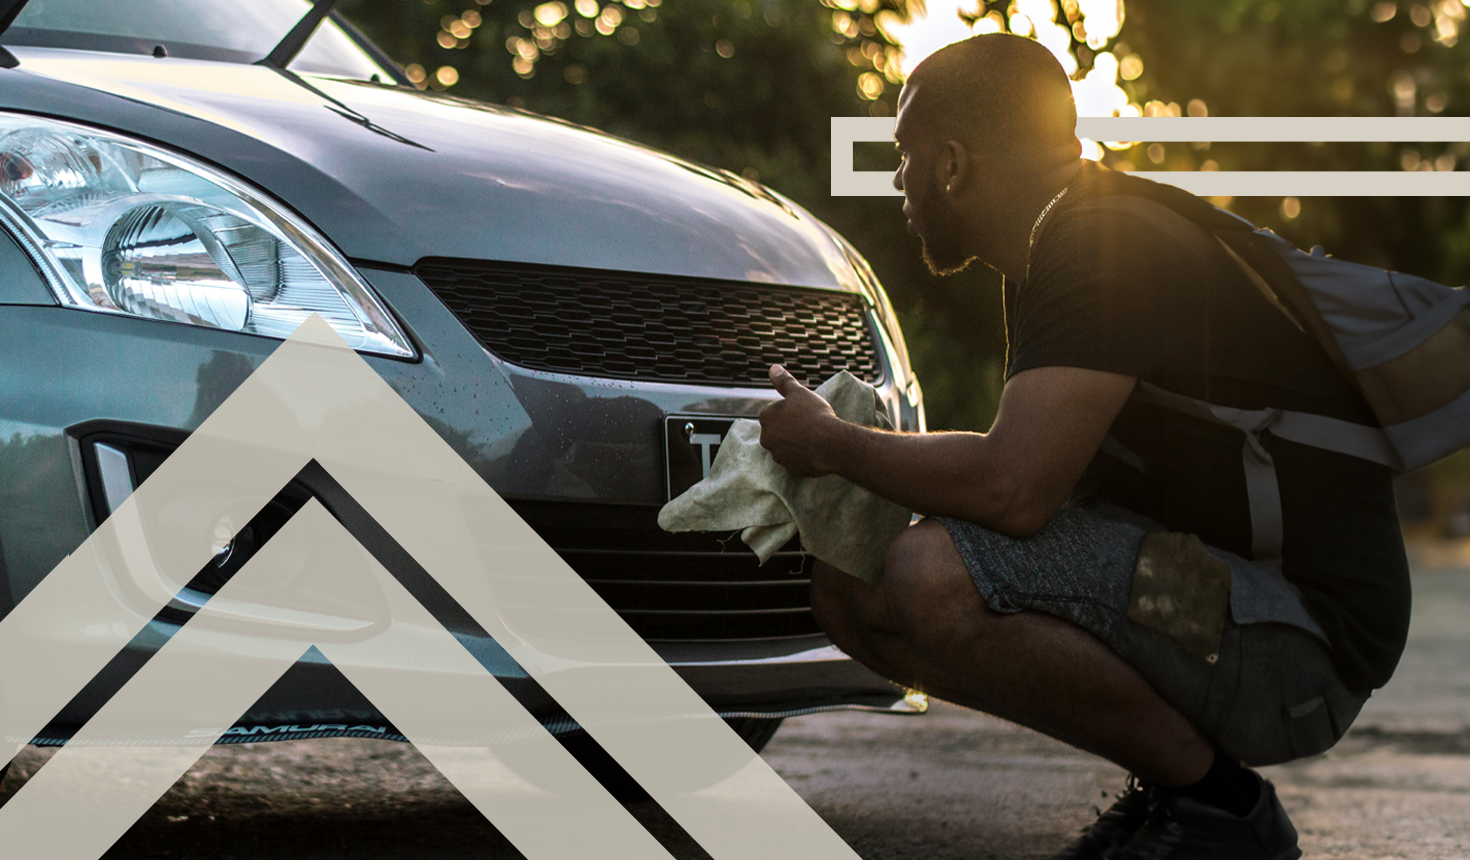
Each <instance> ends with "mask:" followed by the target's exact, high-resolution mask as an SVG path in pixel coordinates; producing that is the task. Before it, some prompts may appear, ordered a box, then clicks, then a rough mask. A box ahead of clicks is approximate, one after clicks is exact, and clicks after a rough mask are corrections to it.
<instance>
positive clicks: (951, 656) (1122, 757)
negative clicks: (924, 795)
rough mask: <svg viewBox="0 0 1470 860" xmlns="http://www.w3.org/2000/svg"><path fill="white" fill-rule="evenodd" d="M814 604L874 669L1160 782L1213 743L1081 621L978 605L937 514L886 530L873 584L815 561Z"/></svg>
mask: <svg viewBox="0 0 1470 860" xmlns="http://www.w3.org/2000/svg"><path fill="white" fill-rule="evenodd" d="M812 608H813V610H814V611H815V612H816V615H817V619H818V621H819V622H820V623H821V624H822V626H823V628H824V629H825V630H826V631H827V634H828V636H829V637H830V638H831V639H832V641H833V642H835V643H836V644H837V646H838V647H840V648H842V649H843V650H844V651H846V652H847V653H848V654H850V655H851V656H852V657H854V658H855V659H857V660H859V661H860V662H862V663H864V664H865V665H867V666H869V667H870V668H872V669H873V670H874V671H876V672H878V673H879V674H882V675H884V676H885V677H888V678H891V679H892V680H894V681H897V682H899V683H901V684H905V685H908V686H911V687H914V688H915V689H919V690H923V691H925V692H927V693H931V694H933V695H935V696H937V697H938V698H941V699H944V700H946V701H950V702H954V703H956V704H960V705H965V706H967V707H972V708H975V709H977V710H981V711H985V712H987V713H991V714H995V715H996V716H999V717H1003V718H1005V719H1008V720H1011V721H1013V722H1017V723H1020V724H1021V725H1024V726H1028V727H1030V728H1033V729H1036V730H1037V731H1040V732H1043V733H1045V734H1048V735H1051V736H1052V737H1055V738H1057V739H1058V740H1061V741H1064V742H1066V743H1069V744H1071V745H1073V746H1076V747H1078V748H1080V749H1083V750H1087V751H1088V752H1092V753H1095V754H1097V755H1100V756H1102V757H1103V758H1106V759H1108V760H1110V761H1112V762H1115V763H1116V764H1118V765H1120V766H1122V767H1124V768H1127V769H1128V770H1130V771H1132V772H1133V773H1135V774H1137V775H1138V776H1140V777H1142V778H1144V779H1147V780H1150V781H1152V782H1156V783H1159V784H1161V785H1166V786H1184V785H1189V784H1191V783H1194V782H1195V781H1197V780H1199V779H1200V778H1201V777H1203V776H1204V774H1205V772H1206V771H1207V770H1209V767H1210V763H1211V761H1212V760H1213V759H1214V747H1213V745H1212V744H1211V743H1210V742H1209V741H1208V740H1206V739H1205V738H1204V736H1203V735H1201V734H1200V733H1199V731H1198V730H1197V729H1196V728H1195V727H1194V726H1193V725H1192V724H1191V723H1190V722H1189V720H1187V719H1186V718H1185V717H1184V715H1183V714H1181V713H1179V711H1177V710H1175V708H1174V707H1173V706H1171V705H1170V704H1168V703H1167V702H1165V701H1164V700H1163V698H1162V697H1160V696H1159V694H1158V692H1157V691H1156V690H1155V689H1154V688H1153V686H1152V685H1150V684H1149V683H1148V681H1146V680H1144V678H1143V676H1142V675H1140V674H1139V673H1138V671H1137V670H1136V669H1134V668H1133V667H1132V666H1130V665H1128V664H1127V663H1125V662H1124V661H1123V659H1122V658H1121V657H1119V656H1118V654H1117V653H1116V652H1114V651H1113V650H1112V649H1111V648H1109V647H1108V646H1107V645H1105V644H1103V643H1102V641H1100V640H1099V639H1097V638H1096V637H1095V636H1093V635H1092V634H1090V633H1088V632H1087V631H1085V630H1083V629H1082V628H1080V627H1078V626H1076V625H1075V624H1072V623H1071V622H1068V621H1064V620H1062V619H1060V618H1056V617H1053V616H1050V615H1045V614H1043V613H1039V612H1030V611H1023V612H1018V613H1015V614H1001V613H998V612H994V611H992V610H991V609H990V608H989V607H987V606H986V605H985V601H984V599H982V598H981V596H980V592H979V591H978V590H977V589H976V588H975V585H974V582H973V581H972V580H971V579H970V574H969V571H968V570H967V569H966V567H965V563H964V561H963V559H961V558H960V554H959V551H958V550H957V549H955V546H954V543H953V541H951V540H950V538H949V533H948V532H947V531H946V530H945V528H944V526H943V525H941V524H940V523H938V522H935V521H933V520H929V521H926V522H922V523H919V524H918V525H916V526H914V527H913V528H911V529H909V530H908V532H906V533H905V534H904V535H903V536H901V537H900V538H899V539H898V540H897V541H895V542H894V545H893V547H892V548H891V549H890V550H889V554H888V564H887V566H886V568H885V570H884V572H883V576H882V577H881V578H880V580H879V581H878V582H877V583H876V584H873V585H869V584H867V583H864V582H862V581H861V580H858V579H855V578H853V577H851V576H848V575H847V574H845V573H842V572H841V571H838V570H836V569H835V568H832V567H829V566H827V565H824V564H821V563H818V565H817V568H816V569H815V570H814V571H813V573H812Z"/></svg>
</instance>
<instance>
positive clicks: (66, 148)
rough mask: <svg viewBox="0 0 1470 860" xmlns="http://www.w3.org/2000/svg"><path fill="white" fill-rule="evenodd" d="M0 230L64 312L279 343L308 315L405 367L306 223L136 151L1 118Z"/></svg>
mask: <svg viewBox="0 0 1470 860" xmlns="http://www.w3.org/2000/svg"><path fill="white" fill-rule="evenodd" d="M0 221H4V222H5V223H6V225H7V226H9V227H10V228H11V231H12V232H13V233H14V234H16V237H17V239H18V240H19V241H21V243H22V244H23V245H26V246H28V250H29V251H30V252H31V255H32V256H33V257H34V258H35V259H36V261H37V263H38V264H40V266H41V268H42V269H43V270H44V271H45V274H46V278H47V281H48V282H49V283H50V285H51V288H52V290H53V291H54V292H55V293H56V296H57V299H58V300H60V301H61V302H62V303H63V304H66V305H69V306H71V307H77V308H83V309H86V310H94V311H103V312H109V313H123V314H129V315H131V316H137V317H146V318H148V319H158V320H171V321H173V322H181V323H189V324H192V325H201V326H209V327H211V328H219V329H225V330H228V331H238V332H245V333H248V334H257V335H265V336H267V337H278V338H284V337H287V336H288V335H290V334H291V332H293V331H295V329H296V327H297V326H298V325H300V324H301V323H302V321H304V320H305V319H306V318H307V317H308V316H310V315H311V314H313V313H316V314H320V315H321V316H322V318H323V319H325V320H326V321H327V323H328V324H329V325H331V327H332V328H333V329H334V330H336V332H337V333H338V334H339V335H341V336H342V339H343V340H345V341H346V342H347V343H348V344H349V345H350V346H352V347H353V348H354V349H356V350H359V351H361V352H371V353H377V354H380V355H389V356H397V357H413V356H414V350H413V348H412V347H411V346H410V345H409V342H408V338H407V337H405V336H404V334H403V332H402V330H400V329H399V327H398V325H397V323H395V322H394V320H393V317H392V316H391V315H390V314H389V313H388V311H387V309H386V308H384V307H383V305H382V304H381V303H380V302H379V301H378V300H377V298H376V297H375V296H374V295H373V292H372V290H371V289H370V288H369V287H368V286H367V284H366V283H364V282H363V280H362V278H361V277H360V276H358V274H357V273H356V272H355V271H354V270H353V268H352V266H351V265H350V264H348V262H347V261H346V260H345V259H343V258H342V256H341V255H340V254H339V253H337V252H336V251H335V250H334V249H333V248H332V247H331V246H330V245H329V244H328V243H327V242H326V241H325V240H324V239H323V238H321V236H319V235H318V234H317V232H316V231H315V230H314V229H312V228H311V226H310V225H308V224H307V223H306V222H305V221H303V220H301V219H300V218H298V217H297V216H296V215H294V214H292V213H291V212H289V211H287V210H286V209H285V207H283V206H281V205H280V204H279V203H276V202H274V201H272V200H270V199H269V198H268V197H266V196H265V195H264V194H262V193H261V192H259V191H256V190H254V189H252V188H250V187H249V186H247V185H246V184H245V183H244V182H241V181H240V180H237V179H234V178H232V177H230V176H228V175H226V174H224V173H222V172H221V171H219V170H216V169H214V168H212V167H209V166H207V165H204V164H201V163H199V162H197V161H194V160H193V159H190V158H186V157H184V156H181V155H178V154H177V153H173V152H169V151H167V150H164V149H162V148H159V147H157V146H153V145H151V144H147V143H144V142H142V141H138V140H133V139H130V138H127V137H124V136H122V135H119V134H115V133H112V132H107V131H102V130H99V129H93V128H87V127H84V126H79V125H73V124H71V123H63V122H57V121H54V120H47V119H41V118H38V117H31V116H21V115H16V114H0Z"/></svg>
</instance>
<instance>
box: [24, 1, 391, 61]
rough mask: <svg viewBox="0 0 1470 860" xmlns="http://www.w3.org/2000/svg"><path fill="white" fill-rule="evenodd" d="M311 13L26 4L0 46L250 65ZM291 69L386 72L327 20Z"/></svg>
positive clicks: (254, 4) (194, 5)
mask: <svg viewBox="0 0 1470 860" xmlns="http://www.w3.org/2000/svg"><path fill="white" fill-rule="evenodd" d="M310 9H311V3H310V2H308V0H105V2H99V0H30V2H29V3H28V4H26V7H25V9H24V10H22V11H21V13H20V16H19V17H17V18H16V19H15V23H14V24H13V25H12V26H11V28H10V29H9V30H8V31H6V33H5V35H4V39H3V41H4V43H5V44H9V45H40V46H47V47H56V48H82V49H90V50H102V51H120V52H124V53H149V52H152V51H153V50H154V48H155V46H158V45H162V46H163V47H164V50H165V51H167V52H168V54H169V56H177V57H192V58H195V59H207V60H223V61H226V62H248V63H253V62H255V61H256V60H259V59H261V58H262V57H264V56H266V55H267V54H269V53H270V51H271V49H272V48H274V47H275V46H276V43H278V42H280V41H281V39H283V38H285V36H286V34H287V33H289V32H290V31H291V28H292V27H293V26H295V24H296V22H297V21H300V20H301V19H302V17H304V16H305V15H306V13H307V12H308V11H309V10H310ZM291 68H292V69H294V70H297V71H304V72H316V73H320V74H329V75H335V76H340V77H348V78H356V79H360V80H370V79H372V78H373V77H374V76H375V75H376V76H377V77H378V78H380V79H383V80H388V79H391V77H392V76H391V75H390V74H389V73H388V72H387V70H386V69H384V68H383V67H382V66H381V65H379V64H378V63H377V62H376V61H375V60H374V59H373V57H372V56H371V55H370V54H369V53H368V51H367V50H366V49H364V48H363V47H362V46H361V45H359V44H358V43H357V42H356V41H355V40H354V38H353V37H352V36H351V35H349V34H348V33H347V32H346V31H345V30H344V29H343V28H342V27H341V26H339V25H338V24H337V22H336V21H334V20H332V19H330V18H329V19H327V20H326V21H323V22H322V26H321V27H320V28H318V29H317V31H316V34H315V35H314V36H312V38H311V41H310V42H307V43H306V47H305V48H303V49H302V51H301V53H300V54H299V55H298V56H297V57H296V59H295V60H294V61H293V62H292V63H291Z"/></svg>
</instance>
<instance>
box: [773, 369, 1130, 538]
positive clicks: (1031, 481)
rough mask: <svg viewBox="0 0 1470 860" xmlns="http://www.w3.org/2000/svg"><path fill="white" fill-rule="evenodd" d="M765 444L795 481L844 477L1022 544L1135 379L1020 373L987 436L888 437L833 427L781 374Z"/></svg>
mask: <svg viewBox="0 0 1470 860" xmlns="http://www.w3.org/2000/svg"><path fill="white" fill-rule="evenodd" d="M771 381H772V382H773V383H774V384H775V386H776V389H777V390H778V391H780V392H781V395H782V398H783V399H782V400H780V401H778V402H776V403H772V404H770V405H769V406H767V407H766V408H765V409H763V410H761V415H760V420H761V445H762V446H763V447H765V448H766V449H768V450H769V451H770V452H771V454H772V456H773V457H774V458H775V460H776V462H777V463H780V464H781V465H782V466H785V467H786V468H788V469H790V470H791V471H793V472H795V473H796V474H798V475H827V474H840V475H843V476H844V477H846V478H848V479H849V480H851V481H853V482H854V483H856V484H858V485H860V486H863V487H866V488H867V489H869V490H871V491H873V492H874V493H877V494H878V495H880V496H883V497H884V498H887V499H891V500H892V501H894V502H897V503H899V504H901V505H904V506H906V507H909V508H912V509H913V510H915V511H918V512H919V513H922V514H931V515H932V514H942V515H946V516H953V517H958V518H961V519H965V520H969V521H971V522H974V523H978V524H980V525H983V526H985V527H987V528H990V529H993V530H995V531H998V532H1001V533H1002V534H1007V535H1011V536H1014V537H1027V536H1029V535H1032V534H1034V533H1035V532H1036V531H1037V530H1038V529H1040V528H1041V527H1042V526H1043V525H1045V524H1046V523H1047V521H1048V520H1050V519H1051V517H1052V515H1053V514H1055V513H1056V511H1057V509H1058V508H1059V507H1061V505H1062V502H1063V501H1065V500H1066V498H1067V494H1068V493H1070V492H1071V490H1072V487H1073V486H1074V485H1075V484H1076V483H1077V479H1078V478H1080V477H1081V476H1082V472H1083V471H1084V470H1085V469H1086V468H1087V464H1088V463H1089V462H1091V461H1092V457H1093V455H1094V454H1095V453H1096V452H1097V447H1098V445H1100V444H1102V439H1103V436H1105V435H1107V432H1108V427H1110V426H1111V425H1112V423H1113V419H1114V418H1115V417H1117V415H1118V411H1119V410H1120V409H1122V408H1123V404H1124V402H1125V401H1127V399H1128V395H1129V394H1131V393H1132V391H1133V386H1134V384H1135V382H1136V380H1135V379H1134V377H1131V376H1121V375H1119V374H1115V373H1105V372H1103V371H1098V370H1085V369H1082V368H1076V367H1040V368H1035V369H1033V370H1027V371H1023V372H1021V373H1018V374H1016V375H1015V376H1014V377H1012V378H1011V380H1010V381H1009V382H1007V383H1006V386H1005V390H1004V391H1003V392H1002V393H1001V398H1000V411H999V412H998V413H997V415H996V418H995V423H994V424H993V425H992V426H991V428H990V432H988V433H961V432H948V433H926V434H917V433H892V432H885V431H881V430H875V429H872V428H869V427H862V426H860V425H857V424H852V423H849V422H847V421H843V420H842V419H840V418H838V417H837V416H836V414H834V413H833V412H832V407H831V406H830V405H828V403H827V401H825V400H823V399H822V398H821V397H819V396H817V394H816V393H815V392H813V391H811V390H809V389H807V388H805V387H803V386H802V385H801V383H799V382H797V381H796V379H795V378H794V377H792V376H791V374H789V373H787V372H786V371H785V369H784V368H781V367H779V366H777V367H773V368H771Z"/></svg>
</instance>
